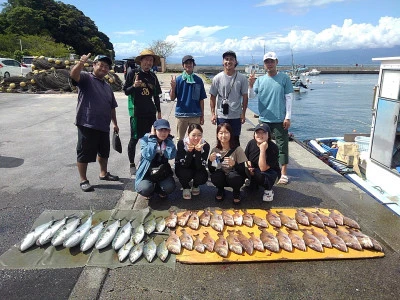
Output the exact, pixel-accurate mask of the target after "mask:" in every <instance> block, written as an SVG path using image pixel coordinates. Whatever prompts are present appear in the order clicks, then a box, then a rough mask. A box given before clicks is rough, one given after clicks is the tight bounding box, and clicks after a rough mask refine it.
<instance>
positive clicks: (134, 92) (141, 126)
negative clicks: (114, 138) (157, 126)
mask: <svg viewBox="0 0 400 300" xmlns="http://www.w3.org/2000/svg"><path fill="white" fill-rule="evenodd" d="M135 62H136V63H137V64H139V66H140V67H139V68H138V69H132V70H131V71H130V72H129V73H128V75H127V76H126V81H125V84H124V86H123V90H124V91H125V95H127V96H128V110H129V116H130V125H131V139H130V141H129V145H128V157H129V162H130V172H131V175H135V174H136V165H135V153H136V145H137V143H138V141H139V139H140V138H142V137H143V136H144V135H145V134H146V133H148V132H150V130H151V126H152V125H153V123H154V121H155V120H156V114H157V119H161V107H160V94H161V87H160V83H159V82H158V79H157V76H156V75H155V74H154V73H153V72H152V71H151V69H152V68H153V66H154V65H155V66H158V65H159V64H160V57H159V56H158V55H155V53H154V52H153V51H152V50H149V49H145V50H143V51H142V52H140V55H139V56H137V57H136V58H135Z"/></svg>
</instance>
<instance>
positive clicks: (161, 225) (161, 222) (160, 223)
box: [156, 217, 167, 232]
mask: <svg viewBox="0 0 400 300" xmlns="http://www.w3.org/2000/svg"><path fill="white" fill-rule="evenodd" d="M166 226H167V223H166V222H165V219H164V218H163V217H158V218H156V231H157V232H164V229H165V227H166Z"/></svg>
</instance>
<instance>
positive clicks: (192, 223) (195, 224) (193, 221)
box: [187, 211, 200, 230]
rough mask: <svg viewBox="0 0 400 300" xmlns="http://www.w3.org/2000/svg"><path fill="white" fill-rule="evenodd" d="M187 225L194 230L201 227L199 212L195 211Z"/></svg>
mask: <svg viewBox="0 0 400 300" xmlns="http://www.w3.org/2000/svg"><path fill="white" fill-rule="evenodd" d="M187 225H188V226H189V228H191V229H193V230H197V229H198V228H199V226H200V219H199V216H198V215H197V211H194V212H193V213H192V214H191V215H190V217H189V220H188V222H187Z"/></svg>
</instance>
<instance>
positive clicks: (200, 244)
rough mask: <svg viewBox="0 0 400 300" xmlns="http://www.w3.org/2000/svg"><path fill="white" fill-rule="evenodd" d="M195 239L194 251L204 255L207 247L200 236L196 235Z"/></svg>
mask: <svg viewBox="0 0 400 300" xmlns="http://www.w3.org/2000/svg"><path fill="white" fill-rule="evenodd" d="M194 237H195V238H196V239H195V241H194V243H193V247H194V250H196V251H197V252H199V253H204V251H206V247H205V246H204V244H203V242H202V241H201V239H200V236H199V234H195V235H194Z"/></svg>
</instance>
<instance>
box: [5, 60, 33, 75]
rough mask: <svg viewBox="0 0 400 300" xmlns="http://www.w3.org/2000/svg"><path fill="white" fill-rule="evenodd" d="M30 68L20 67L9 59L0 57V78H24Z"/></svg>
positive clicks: (16, 62)
mask: <svg viewBox="0 0 400 300" xmlns="http://www.w3.org/2000/svg"><path fill="white" fill-rule="evenodd" d="M30 71H31V69H30V68H27V67H24V66H22V65H21V64H20V63H19V62H18V61H16V60H15V59H11V58H4V57H0V77H4V78H8V77H11V76H24V77H25V76H26V74H28V73H29V72H30Z"/></svg>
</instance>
